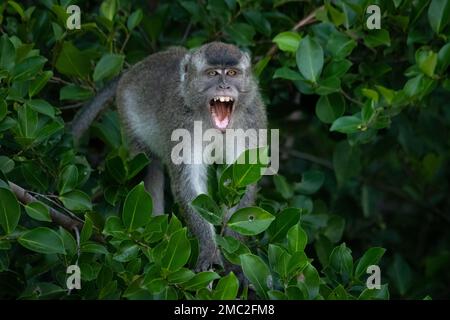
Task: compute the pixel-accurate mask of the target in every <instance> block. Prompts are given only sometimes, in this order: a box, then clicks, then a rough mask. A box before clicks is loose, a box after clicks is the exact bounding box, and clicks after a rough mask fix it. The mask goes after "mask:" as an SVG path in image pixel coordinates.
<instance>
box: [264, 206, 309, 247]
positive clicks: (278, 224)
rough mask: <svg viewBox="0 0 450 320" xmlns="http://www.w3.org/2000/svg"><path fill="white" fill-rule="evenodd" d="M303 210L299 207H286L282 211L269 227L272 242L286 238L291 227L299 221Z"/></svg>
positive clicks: (268, 231)
mask: <svg viewBox="0 0 450 320" xmlns="http://www.w3.org/2000/svg"><path fill="white" fill-rule="evenodd" d="M300 214H301V210H300V209H299V208H286V209H284V210H283V211H281V212H280V213H279V214H278V215H277V216H276V218H275V220H274V221H273V222H272V224H271V225H270V227H269V228H268V229H267V233H268V234H269V236H270V242H272V243H274V242H279V241H282V240H284V239H285V237H286V234H287V232H288V231H289V229H290V228H291V227H292V226H293V225H295V224H297V223H298V220H299V219H300Z"/></svg>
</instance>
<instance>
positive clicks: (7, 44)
mask: <svg viewBox="0 0 450 320" xmlns="http://www.w3.org/2000/svg"><path fill="white" fill-rule="evenodd" d="M15 59H16V49H15V48H14V45H13V43H12V42H11V40H9V38H8V35H7V34H6V33H4V34H3V35H2V36H1V38H0V69H4V70H7V71H11V70H12V68H13V67H14V61H15Z"/></svg>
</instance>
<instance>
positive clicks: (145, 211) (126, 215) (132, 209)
mask: <svg viewBox="0 0 450 320" xmlns="http://www.w3.org/2000/svg"><path fill="white" fill-rule="evenodd" d="M152 208H153V205H152V197H151V196H150V194H148V193H147V191H146V190H145V187H144V183H143V182H141V183H140V184H138V185H137V186H135V187H134V188H133V189H132V190H131V191H130V192H129V193H128V195H127V197H126V199H125V203H124V205H123V211H122V221H123V224H124V226H125V227H126V228H127V229H128V231H132V230H136V229H137V228H139V227H143V226H145V225H146V224H147V223H148V222H149V221H150V217H151V215H152Z"/></svg>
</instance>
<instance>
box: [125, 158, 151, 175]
mask: <svg viewBox="0 0 450 320" xmlns="http://www.w3.org/2000/svg"><path fill="white" fill-rule="evenodd" d="M149 163H150V160H149V159H148V157H147V156H146V155H145V153H139V154H137V155H136V156H135V157H134V158H133V159H131V160H130V161H128V175H127V179H131V178H134V177H135V176H136V175H137V174H138V173H139V172H141V171H142V170H143V169H144V168H145V167H146V166H147V165H148V164H149Z"/></svg>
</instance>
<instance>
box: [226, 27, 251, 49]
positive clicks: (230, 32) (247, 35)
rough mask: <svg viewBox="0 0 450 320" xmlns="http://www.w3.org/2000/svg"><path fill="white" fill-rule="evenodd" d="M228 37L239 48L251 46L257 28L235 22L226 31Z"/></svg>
mask: <svg viewBox="0 0 450 320" xmlns="http://www.w3.org/2000/svg"><path fill="white" fill-rule="evenodd" d="M224 31H225V33H226V35H227V36H228V37H229V38H230V39H231V40H232V41H233V43H235V44H236V45H238V46H249V45H251V44H252V41H253V38H254V36H255V33H256V32H255V28H253V27H252V26H251V25H249V24H247V23H241V22H235V23H233V24H231V25H227V26H226V27H225V29H224Z"/></svg>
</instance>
